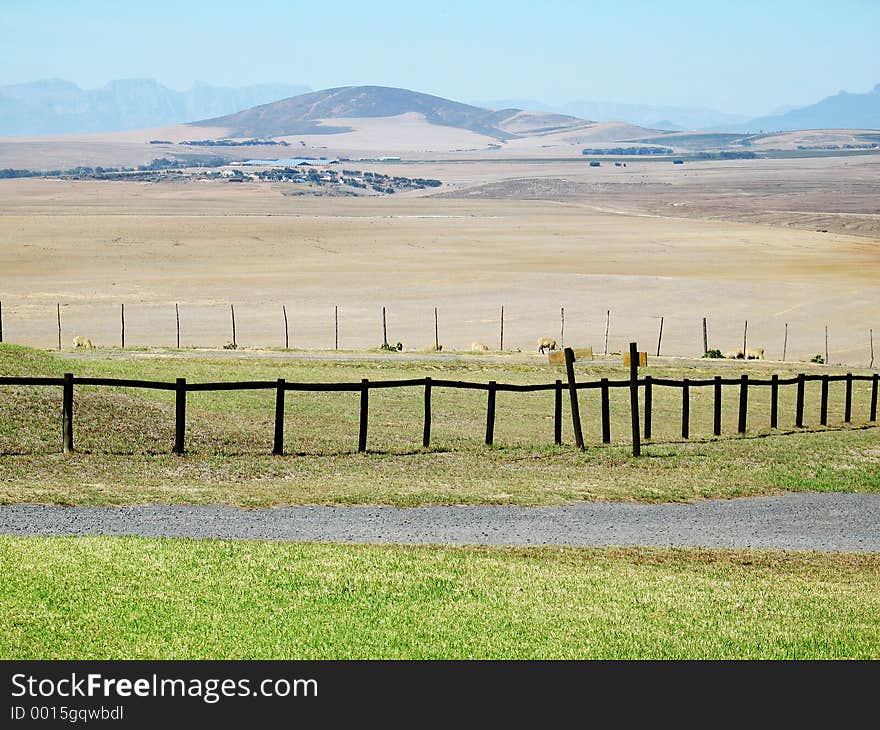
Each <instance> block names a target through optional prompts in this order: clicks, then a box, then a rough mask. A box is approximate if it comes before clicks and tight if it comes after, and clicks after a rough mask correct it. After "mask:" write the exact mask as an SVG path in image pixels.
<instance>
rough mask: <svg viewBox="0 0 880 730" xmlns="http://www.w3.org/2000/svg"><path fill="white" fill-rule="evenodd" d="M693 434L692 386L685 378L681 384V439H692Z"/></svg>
mask: <svg viewBox="0 0 880 730" xmlns="http://www.w3.org/2000/svg"><path fill="white" fill-rule="evenodd" d="M690 433H691V386H690V384H689V383H688V379H687V378H685V379H684V380H683V381H682V384H681V437H682V438H683V439H688V438H690Z"/></svg>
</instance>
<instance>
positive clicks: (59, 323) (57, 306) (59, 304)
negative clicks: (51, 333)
mask: <svg viewBox="0 0 880 730" xmlns="http://www.w3.org/2000/svg"><path fill="white" fill-rule="evenodd" d="M55 313H56V315H57V317H58V352H61V302H58V303H57V304H56V305H55Z"/></svg>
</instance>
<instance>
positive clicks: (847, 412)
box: [843, 373, 853, 423]
mask: <svg viewBox="0 0 880 730" xmlns="http://www.w3.org/2000/svg"><path fill="white" fill-rule="evenodd" d="M852 384H853V376H852V373H847V374H846V395H845V396H844V398H845V400H844V402H843V403H844V405H843V422H844V423H850V422H851V421H852Z"/></svg>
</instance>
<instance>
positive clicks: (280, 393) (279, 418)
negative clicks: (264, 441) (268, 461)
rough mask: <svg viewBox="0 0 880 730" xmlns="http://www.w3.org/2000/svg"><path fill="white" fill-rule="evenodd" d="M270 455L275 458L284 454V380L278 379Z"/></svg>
mask: <svg viewBox="0 0 880 730" xmlns="http://www.w3.org/2000/svg"><path fill="white" fill-rule="evenodd" d="M272 453H273V454H275V455H276V456H281V455H282V454H283V453H284V378H278V385H277V387H276V390H275V440H274V442H273V444H272Z"/></svg>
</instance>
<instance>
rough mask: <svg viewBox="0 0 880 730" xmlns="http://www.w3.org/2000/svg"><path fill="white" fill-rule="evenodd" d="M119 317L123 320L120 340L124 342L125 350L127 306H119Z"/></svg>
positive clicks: (123, 347)
mask: <svg viewBox="0 0 880 730" xmlns="http://www.w3.org/2000/svg"><path fill="white" fill-rule="evenodd" d="M119 316H120V319H121V320H122V323H121V324H122V332H121V333H120V340H121V342H122V349H123V350H124V349H125V304H120V305H119Z"/></svg>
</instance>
